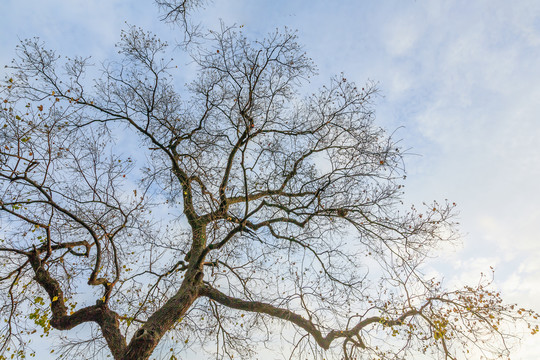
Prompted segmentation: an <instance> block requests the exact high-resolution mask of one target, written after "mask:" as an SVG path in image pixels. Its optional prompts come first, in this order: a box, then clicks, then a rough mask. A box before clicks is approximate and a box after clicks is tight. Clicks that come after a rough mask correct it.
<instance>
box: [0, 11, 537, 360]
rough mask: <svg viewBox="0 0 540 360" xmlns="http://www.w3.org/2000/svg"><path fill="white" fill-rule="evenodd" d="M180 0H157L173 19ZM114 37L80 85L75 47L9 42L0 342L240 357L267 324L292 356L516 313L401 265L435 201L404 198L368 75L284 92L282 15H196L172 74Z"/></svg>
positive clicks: (126, 358)
mask: <svg viewBox="0 0 540 360" xmlns="http://www.w3.org/2000/svg"><path fill="white" fill-rule="evenodd" d="M185 4H186V2H181V3H175V2H166V1H160V2H159V5H160V6H162V7H164V8H166V9H168V10H167V11H168V12H167V14H166V19H168V20H171V21H173V20H174V21H178V20H179V21H181V22H184V23H185V21H186V17H185V15H186V13H185V8H182V6H184V5H185ZM178 11H179V12H178ZM118 46H119V50H120V59H119V60H117V61H113V62H110V63H107V64H106V65H105V66H104V67H103V70H102V76H101V77H100V78H98V79H97V80H96V82H95V84H94V85H93V86H88V84H87V83H86V80H85V72H86V71H87V68H88V66H89V61H88V59H84V58H75V59H67V60H62V59H61V58H60V57H59V56H57V55H56V54H55V53H54V52H53V51H49V50H46V49H45V48H44V47H43V45H42V44H41V43H40V42H39V41H38V40H36V39H33V40H26V41H23V42H22V43H21V45H20V47H19V48H18V56H19V57H18V60H16V61H15V63H14V64H13V65H12V67H11V68H12V71H11V74H10V75H9V78H8V79H7V80H6V83H5V86H4V88H3V89H2V90H1V91H2V93H1V94H2V101H3V103H2V107H3V108H2V111H1V113H0V121H1V123H0V129H1V130H0V139H1V140H0V145H1V149H0V161H1V168H0V192H1V198H0V199H1V200H0V214H1V224H0V226H1V237H2V238H1V241H2V242H3V244H2V246H1V247H0V254H1V261H2V267H1V275H0V276H1V277H0V280H1V282H0V283H1V284H2V285H1V286H2V292H1V294H2V295H1V296H2V303H1V305H2V307H1V314H2V317H3V319H5V322H2V324H3V325H2V326H3V328H2V347H1V350H0V353H1V354H4V355H3V356H4V357H2V358H5V356H7V354H10V353H13V354H15V355H17V356H23V354H25V353H26V352H27V351H30V352H31V351H32V350H31V347H30V345H29V344H28V335H29V334H32V333H34V332H35V331H36V329H39V328H41V330H40V331H43V332H44V333H45V334H47V335H48V334H49V332H57V331H56V330H60V331H64V330H70V329H73V328H75V327H77V326H79V325H81V324H91V325H92V327H91V333H89V334H88V337H87V338H82V339H74V338H69V339H67V340H66V342H65V344H64V345H63V346H59V348H58V349H57V351H58V353H59V356H60V357H67V358H77V357H81V358H89V357H99V356H100V354H101V355H102V356H104V357H106V356H108V355H112V356H113V357H114V358H115V359H118V360H120V359H122V360H136V359H148V358H149V357H150V356H151V354H152V353H154V356H157V357H159V358H162V359H174V358H176V357H175V356H176V355H175V354H177V353H180V352H181V351H183V350H184V349H185V348H187V347H190V348H192V349H194V350H195V351H199V352H203V351H204V352H206V353H208V354H209V356H211V357H212V356H213V357H215V358H217V359H224V358H227V359H229V358H233V357H234V358H249V357H252V356H254V355H255V353H256V352H257V351H259V350H260V346H255V345H254V343H255V342H258V343H260V344H262V345H264V344H267V346H271V344H272V343H273V342H275V341H279V337H278V336H276V335H273V334H274V333H279V334H281V341H282V342H286V343H290V348H289V352H290V356H291V358H300V357H302V358H306V357H309V358H339V359H364V358H366V359H367V358H369V359H371V358H373V357H377V358H384V359H398V358H399V359H402V358H407V357H408V356H415V358H417V357H418V356H420V355H419V354H422V353H424V354H428V355H429V356H430V357H431V358H433V356H436V357H442V358H447V359H456V358H458V357H459V356H460V355H461V354H462V353H465V354H466V353H467V352H469V351H471V349H478V350H479V351H482V352H483V353H484V354H485V355H489V356H491V355H493V356H499V355H506V354H507V353H508V351H509V348H508V346H507V344H506V341H507V340H508V339H510V338H513V337H515V336H514V335H512V334H513V333H512V328H511V326H513V324H514V323H515V322H516V321H518V320H520V321H521V320H522V321H524V322H526V323H527V322H529V321H531V320H534V319H536V316H537V315H536V314H535V313H533V312H531V311H528V310H525V309H520V308H518V307H516V306H514V305H506V304H504V303H503V302H502V301H501V299H500V296H499V294H498V293H496V292H494V291H492V290H490V289H489V288H488V287H486V285H488V283H489V279H486V278H485V279H483V281H481V282H480V284H478V285H477V286H475V287H465V288H464V289H461V290H453V291H448V290H445V289H444V288H443V287H442V286H441V284H439V283H438V282H437V281H436V280H432V279H427V278H426V277H425V276H424V275H423V274H422V273H421V271H420V270H419V267H420V266H421V265H422V264H423V263H424V262H425V259H426V257H427V256H428V255H429V254H430V252H431V250H432V249H433V248H434V247H435V246H437V245H438V244H440V243H441V242H445V241H451V240H453V239H454V238H455V224H454V223H453V221H452V216H453V208H454V206H455V204H452V203H446V202H445V203H433V204H429V205H425V209H421V210H418V209H416V208H414V207H412V208H406V207H405V206H404V205H403V204H402V202H401V196H402V183H403V178H404V170H403V166H402V153H401V151H400V147H399V146H398V145H397V144H396V141H395V140H394V139H392V137H391V136H389V135H388V134H387V133H386V132H385V131H384V130H382V129H381V128H379V127H377V126H376V125H375V124H374V114H373V109H372V103H371V97H372V96H373V95H374V94H375V92H376V89H375V87H374V85H373V84H367V85H365V86H364V87H357V86H356V85H355V84H354V83H352V82H350V81H348V80H347V79H345V77H344V76H338V77H335V78H333V79H331V80H330V82H329V84H328V85H327V86H326V87H323V88H322V89H319V90H318V91H316V92H315V93H313V94H311V95H303V93H302V92H305V85H306V84H307V81H306V80H307V79H308V78H309V77H310V76H312V75H313V74H314V66H313V64H312V62H311V60H310V59H309V58H307V57H306V55H305V54H304V53H303V51H302V48H301V46H299V45H298V43H297V42H296V38H295V35H294V34H292V33H290V32H288V31H284V32H275V33H272V34H270V35H269V36H268V37H267V38H266V39H264V40H261V41H249V40H248V39H247V38H246V37H244V36H243V35H242V33H241V32H240V31H238V29H235V28H229V27H225V26H223V27H222V28H221V29H220V30H219V31H210V32H208V35H206V37H205V38H204V39H202V38H201V39H200V41H198V42H196V43H190V44H188V48H187V49H188V51H189V52H190V54H191V55H192V57H193V59H194V61H195V62H196V64H197V65H198V68H199V74H198V78H197V80H196V81H194V82H192V83H191V84H189V85H188V86H187V87H186V88H185V89H182V90H177V85H176V84H175V82H174V79H172V78H171V76H170V72H171V71H170V70H171V69H172V68H173V67H174V65H173V61H172V60H171V61H167V60H164V58H167V57H168V54H169V51H170V50H169V49H168V47H167V44H165V43H163V42H161V41H160V40H159V39H158V38H157V37H155V36H153V35H151V34H149V33H146V32H144V31H143V30H141V29H138V28H135V27H131V28H129V29H128V30H126V31H125V32H124V33H123V34H122V38H121V42H120V43H119V45H118ZM176 50H178V49H176ZM180 94H184V95H183V96H180ZM133 138H136V139H138V140H137V141H138V143H137V146H134V144H135V143H134V142H133V141H132V140H131V139H133ZM78 302H79V303H78ZM529 324H530V323H529ZM52 329H54V330H52ZM530 331H531V332H532V333H535V332H537V331H538V327H537V326H536V327H535V326H534V325H532V328H531V329H530ZM58 333H60V332H58ZM58 343H59V344H60V342H58ZM160 343H161V344H165V345H162V346H160V347H158V344H160ZM171 344H172V345H171ZM262 345H261V346H262ZM156 347H158V349H156ZM169 348H170V349H169ZM465 357H466V355H465Z"/></svg>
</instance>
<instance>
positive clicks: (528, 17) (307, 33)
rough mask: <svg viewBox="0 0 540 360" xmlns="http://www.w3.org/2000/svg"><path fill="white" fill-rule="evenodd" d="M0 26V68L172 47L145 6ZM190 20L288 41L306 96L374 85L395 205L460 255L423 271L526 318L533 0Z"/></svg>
mask: <svg viewBox="0 0 540 360" xmlns="http://www.w3.org/2000/svg"><path fill="white" fill-rule="evenodd" d="M329 4H331V6H329ZM0 14H1V21H0V46H1V51H0V63H1V64H2V65H4V64H8V63H9V61H10V60H11V58H12V57H13V56H14V55H15V46H16V44H17V43H18V39H24V38H28V37H34V36H39V37H40V38H41V39H42V40H43V41H44V42H45V43H46V44H47V46H48V47H49V48H52V49H56V50H57V51H58V52H59V53H60V54H65V55H81V56H88V55H92V57H93V59H94V60H95V63H98V64H99V62H100V61H101V60H104V59H106V58H107V57H110V56H112V55H113V54H114V52H115V49H114V43H115V42H117V40H118V39H119V34H120V30H121V29H122V28H125V27H126V24H125V22H127V23H129V24H133V25H138V26H141V27H143V28H146V29H149V30H153V31H155V32H156V33H158V35H159V34H163V35H164V37H166V38H168V39H170V40H172V41H174V39H175V38H176V39H180V38H181V35H180V34H179V33H177V34H176V35H174V34H173V35H172V36H171V28H170V27H169V26H167V25H164V24H162V23H160V22H159V21H158V20H157V19H158V13H157V9H156V8H155V7H154V6H153V5H152V1H150V0H144V1H143V0H92V1H88V0H85V1H82V0H71V1H60V0H47V1H43V0H0ZM197 16H199V18H200V19H201V20H202V21H205V22H207V23H208V24H214V25H216V24H217V19H219V18H222V19H223V20H224V22H225V23H227V24H232V23H236V24H239V25H244V27H245V30H246V32H247V33H248V34H250V35H253V36H263V35H264V34H266V33H268V32H270V31H272V30H273V29H275V28H276V27H278V28H282V27H283V26H288V27H289V28H292V29H297V30H298V35H299V38H300V42H301V43H303V44H304V45H305V50H306V52H307V53H308V55H309V56H311V57H312V58H313V60H314V62H315V63H316V64H317V65H318V69H319V74H320V76H319V77H318V78H317V79H313V80H312V83H313V86H314V87H318V85H319V84H322V83H323V82H324V81H325V80H326V79H328V78H329V77H330V76H332V75H334V74H339V73H341V72H343V73H344V74H345V76H346V77H347V78H348V79H350V80H354V81H356V82H357V83H359V84H361V83H363V82H365V81H367V80H373V81H375V82H377V83H378V87H379V89H380V93H381V96H380V97H379V98H377V99H376V111H377V119H378V120H377V121H378V124H380V125H381V126H383V127H385V128H387V129H388V130H389V131H394V130H396V129H397V130H396V132H395V137H396V138H398V139H402V140H401V145H402V146H403V147H404V148H406V149H409V151H408V152H409V153H410V154H411V155H409V156H407V158H406V159H405V160H406V169H407V174H408V179H407V182H406V188H405V189H406V198H405V199H406V201H407V202H411V203H421V202H422V201H427V202H431V201H432V200H444V199H449V201H451V202H456V203H457V204H458V207H459V211H460V216H459V221H460V223H461V225H460V226H461V227H460V229H461V232H462V234H463V236H462V240H461V244H459V245H458V246H456V247H453V248H451V249H444V250H441V251H440V254H439V255H440V256H439V257H438V258H437V259H435V260H433V262H432V264H430V265H429V266H428V267H427V268H426V271H428V272H430V273H433V274H437V273H438V275H439V276H441V277H443V278H444V279H445V282H446V284H447V285H448V286H450V287H451V286H454V285H463V284H464V283H467V282H468V283H476V282H477V281H478V278H479V275H480V272H488V271H489V267H490V266H493V267H494V268H495V284H496V286H498V287H499V288H500V289H501V290H502V293H503V295H504V297H505V298H506V300H507V301H508V302H518V303H520V304H522V305H523V306H526V307H531V308H533V309H536V310H540V276H539V274H540V260H539V259H540V241H539V235H538V233H539V232H538V225H539V224H540V190H539V188H538V186H539V185H538V182H539V180H538V179H539V178H540V151H539V139H540V1H538V0H514V1H507V0H489V1H488V0H475V1H465V0H462V1H461V0H444V1H443V0H416V1H414V0H388V1H384V0H381V1H358V0H341V1H335V2H329V1H322V0H311V1H300V0H289V1H274V2H270V1H263V0H249V1H248V0H227V1H225V0H221V1H220V0H216V1H215V4H214V5H211V6H210V7H209V8H208V9H207V10H206V11H202V12H200V14H198V15H197ZM184 69H185V71H186V72H189V70H190V65H189V64H185V67H184ZM3 73H4V69H3V68H2V69H0V75H1V76H2V77H3ZM179 76H185V78H186V79H189V78H190V76H193V74H192V73H184V74H180V75H179ZM535 342H537V343H539V344H540V341H538V339H537V338H536V339H535V338H527V339H526V340H525V341H524V342H523V344H522V347H521V349H518V350H517V351H516V352H515V354H514V356H513V359H523V360H525V359H528V360H533V359H537V358H538V354H539V353H540V345H535ZM40 359H45V357H40Z"/></svg>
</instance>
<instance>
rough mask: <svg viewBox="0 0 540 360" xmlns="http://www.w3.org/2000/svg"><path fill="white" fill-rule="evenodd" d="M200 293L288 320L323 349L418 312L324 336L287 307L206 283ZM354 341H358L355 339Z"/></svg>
mask: <svg viewBox="0 0 540 360" xmlns="http://www.w3.org/2000/svg"><path fill="white" fill-rule="evenodd" d="M200 295H201V296H206V297H207V298H209V299H212V300H214V301H216V302H218V303H220V304H222V305H225V306H227V307H230V308H233V309H238V310H244V311H251V312H257V313H263V314H267V315H270V316H273V317H277V318H279V319H282V320H286V321H290V322H292V323H293V324H295V325H296V326H298V327H301V328H302V329H304V330H305V331H307V332H308V333H309V334H310V335H311V336H313V338H314V339H315V341H317V344H319V346H320V347H322V348H323V349H325V350H327V349H329V348H330V344H331V343H332V342H333V341H334V340H335V339H337V338H346V339H352V338H353V336H358V334H359V332H360V330H362V329H363V328H364V327H366V326H368V325H369V324H373V323H380V324H382V325H384V326H395V325H402V324H403V323H404V322H405V320H406V319H407V318H408V317H411V316H414V315H418V314H420V311H419V310H415V309H411V310H409V311H407V312H405V313H404V314H403V315H401V316H400V317H398V318H396V319H385V318H383V317H380V316H372V317H369V318H366V319H363V320H361V321H360V322H359V323H358V324H357V325H356V326H354V327H353V328H352V329H350V330H343V331H340V330H331V331H330V332H328V334H327V335H326V336H323V335H322V333H321V331H320V330H319V328H318V326H316V325H315V324H313V323H312V322H311V321H309V320H307V319H305V318H303V317H302V316H300V315H298V314H296V313H294V312H292V311H290V310H288V309H282V308H278V307H276V306H273V305H271V304H266V303H263V302H259V301H245V300H241V299H237V298H233V297H231V296H228V295H226V294H224V293H222V292H221V291H219V290H216V289H214V288H213V287H211V286H209V285H207V284H205V285H204V286H203V287H202V288H201V290H200ZM354 342H355V343H358V342H356V341H354Z"/></svg>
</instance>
